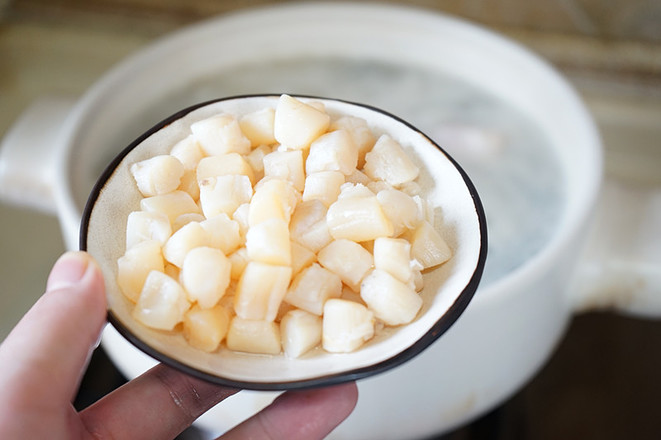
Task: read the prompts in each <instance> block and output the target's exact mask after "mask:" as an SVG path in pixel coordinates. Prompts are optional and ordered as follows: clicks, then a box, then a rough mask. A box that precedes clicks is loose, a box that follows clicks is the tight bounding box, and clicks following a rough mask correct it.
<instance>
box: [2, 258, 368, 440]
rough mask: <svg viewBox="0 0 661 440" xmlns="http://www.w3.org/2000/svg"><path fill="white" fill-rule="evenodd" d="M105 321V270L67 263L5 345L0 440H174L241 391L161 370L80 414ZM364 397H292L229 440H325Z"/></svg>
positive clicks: (88, 261) (340, 389) (338, 391)
mask: <svg viewBox="0 0 661 440" xmlns="http://www.w3.org/2000/svg"><path fill="white" fill-rule="evenodd" d="M105 318H106V299H105V289H104V284H103V279H102V275H101V271H100V270H99V268H98V266H97V265H96V263H95V262H94V261H93V260H92V258H91V257H90V256H89V255H88V254H86V253H84V252H72V253H67V254H64V255H63V256H62V257H61V258H60V259H59V260H58V261H57V263H55V266H54V267H53V269H52V271H51V273H50V276H49V278H48V282H47V288H46V293H45V294H44V295H43V296H42V297H41V298H40V299H39V300H38V301H37V302H36V303H35V305H34V306H33V307H32V309H30V310H29V311H28V313H27V314H26V315H25V316H24V317H23V319H22V320H21V321H20V322H19V323H18V325H17V326H16V327H15V328H14V330H13V331H12V332H11V333H10V334H9V335H8V336H7V338H6V339H5V341H4V342H3V343H2V345H0V390H2V392H0V438H3V439H4V438H7V439H10V438H11V439H24V438H25V439H28V438H29V439H32V438H48V439H72V438H76V439H94V440H100V439H142V438H149V439H155V440H157V439H172V438H174V437H176V436H177V435H178V434H179V433H180V432H182V431H183V430H184V429H185V428H187V427H188V426H190V425H191V424H192V423H193V421H194V420H195V419H197V418H198V417H199V416H200V415H202V414H203V413H204V412H205V411H206V410H208V409H209V408H211V407H212V406H214V405H215V404H216V403H218V402H220V401H222V400H223V399H225V398H227V397H229V396H231V395H232V394H234V393H236V392H237V391H239V390H236V389H231V388H226V387H221V386H218V385H214V384H211V383H208V382H205V381H202V380H199V379H196V378H193V377H190V376H187V375H185V374H183V373H181V372H179V371H176V370H174V369H171V368H169V367H167V366H165V365H157V366H155V367H154V368H152V369H151V370H149V371H147V372H146V373H144V374H143V375H141V376H140V377H138V378H136V379H134V380H132V381H130V382H128V383H127V384H125V385H124V386H122V387H120V388H118V389H117V390H115V391H113V392H112V393H110V394H108V395H107V396H105V397H104V398H102V399H101V400H99V401H98V402H96V403H94V404H93V405H91V406H90V407H88V408H86V409H84V410H83V411H81V412H77V411H76V410H75V409H74V407H73V405H72V403H71V402H72V400H73V398H74V397H75V393H76V390H77V388H78V385H79V383H80V379H81V377H82V375H83V372H84V370H85V367H86V365H87V361H88V359H89V357H90V355H91V353H92V351H93V349H94V348H95V346H96V345H97V342H98V340H99V335H100V333H101V330H102V328H103V326H104V324H105ZM357 395H358V394H357V389H356V386H355V384H353V383H349V384H344V385H339V386H335V387H330V388H324V389H315V390H307V391H293V392H286V393H283V394H282V395H280V396H279V397H278V398H276V400H275V401H274V402H273V403H272V404H271V405H270V406H269V407H267V408H265V409H264V410H263V411H261V412H260V413H258V414H257V415H255V416H254V417H252V418H250V419H248V420H246V421H245V422H243V423H241V424H240V425H238V426H237V427H235V428H234V429H233V430H231V431H230V432H228V433H227V434H226V435H224V436H223V437H222V439H223V440H230V439H235V438H236V439H238V438H241V439H244V438H269V439H273V440H275V439H287V440H291V439H315V438H323V437H324V436H326V435H327V434H328V433H329V432H330V431H332V430H333V429H334V428H335V427H336V426H337V425H338V424H339V423H340V422H341V421H342V420H344V419H345V418H346V417H347V416H348V415H349V414H350V413H351V411H352V410H353V408H354V406H355V404H356V399H357Z"/></svg>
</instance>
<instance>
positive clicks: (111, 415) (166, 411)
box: [80, 364, 239, 439]
mask: <svg viewBox="0 0 661 440" xmlns="http://www.w3.org/2000/svg"><path fill="white" fill-rule="evenodd" d="M237 391H239V390H237V389H233V388H227V387H222V386H219V385H214V384H211V383H209V382H205V381H203V380H201V379H196V378H194V377H191V376H188V375H186V374H184V373H182V372H179V371H177V370H174V369H173V368H170V367H168V366H166V365H163V364H159V365H156V366H155V367H153V368H152V369H151V370H149V371H147V372H146V373H144V374H142V375H141V376H139V377H137V378H136V379H133V380H132V381H131V382H128V383H127V384H125V385H123V386H122V387H120V388H118V389H116V390H115V391H113V392H112V393H110V394H108V395H107V396H105V397H104V398H102V399H101V400H99V401H97V402H96V403H94V404H93V405H91V406H90V407H88V408H86V409H85V410H83V411H82V412H81V413H80V417H81V420H82V422H83V424H84V425H85V427H86V428H87V430H88V431H89V432H90V433H91V434H93V435H94V436H95V438H122V439H132V438H134V439H138V438H151V439H171V438H174V437H175V436H176V435H177V434H179V433H181V432H182V431H183V430H184V429H186V428H187V427H189V426H190V425H191V424H192V423H193V422H194V421H195V420H196V419H197V418H198V417H199V416H201V415H202V414H204V413H205V412H206V411H207V410H208V409H210V408H211V407H213V406H214V405H216V404H217V403H218V402H221V401H222V400H224V399H226V398H227V397H229V396H231V395H232V394H234V393H236V392H237Z"/></svg>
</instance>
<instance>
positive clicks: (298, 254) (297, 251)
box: [291, 241, 317, 275]
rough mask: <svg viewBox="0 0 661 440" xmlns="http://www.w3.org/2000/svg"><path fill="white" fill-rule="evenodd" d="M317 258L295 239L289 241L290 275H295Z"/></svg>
mask: <svg viewBox="0 0 661 440" xmlns="http://www.w3.org/2000/svg"><path fill="white" fill-rule="evenodd" d="M316 259H317V256H316V255H315V253H314V252H312V251H311V250H310V249H308V248H306V247H305V246H303V245H302V244H298V243H296V242H295V241H292V242H291V270H292V275H296V274H297V273H299V272H300V271H301V270H302V269H304V268H306V267H308V266H309V265H311V264H312V263H314V261H315V260H316Z"/></svg>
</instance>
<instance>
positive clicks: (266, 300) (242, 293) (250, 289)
mask: <svg viewBox="0 0 661 440" xmlns="http://www.w3.org/2000/svg"><path fill="white" fill-rule="evenodd" d="M290 281H291V268H290V267H288V266H276V265H273V264H265V263H260V262H256V261H250V262H249V263H248V264H247V265H246V267H245V269H244V270H243V274H242V275H241V279H240V280H239V284H238V285H237V287H236V292H235V294H234V311H235V312H236V314H237V315H239V316H240V317H241V318H244V319H255V320H263V321H273V320H274V319H275V317H276V316H277V314H278V308H279V307H280V303H281V302H282V299H283V298H284V296H285V294H286V293H287V287H288V286H289V282H290Z"/></svg>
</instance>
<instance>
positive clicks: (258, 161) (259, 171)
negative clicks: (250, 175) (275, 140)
mask: <svg viewBox="0 0 661 440" xmlns="http://www.w3.org/2000/svg"><path fill="white" fill-rule="evenodd" d="M271 151H273V149H272V148H271V147H270V146H268V145H260V146H259V147H256V148H254V149H253V150H252V151H251V152H250V153H249V154H246V155H245V156H244V158H245V159H246V160H247V161H248V163H249V164H250V166H251V167H252V169H253V171H254V173H255V179H256V180H261V178H262V177H264V157H265V156H266V155H267V154H269V153H270V152H271Z"/></svg>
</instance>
